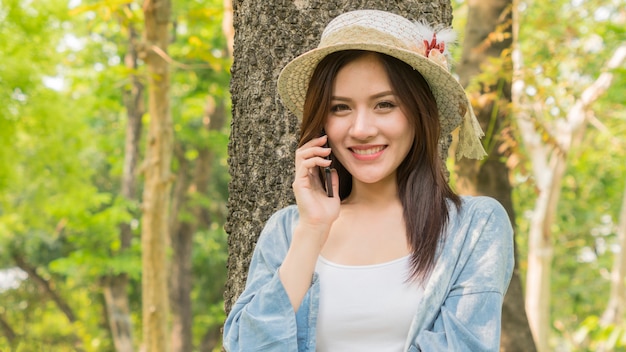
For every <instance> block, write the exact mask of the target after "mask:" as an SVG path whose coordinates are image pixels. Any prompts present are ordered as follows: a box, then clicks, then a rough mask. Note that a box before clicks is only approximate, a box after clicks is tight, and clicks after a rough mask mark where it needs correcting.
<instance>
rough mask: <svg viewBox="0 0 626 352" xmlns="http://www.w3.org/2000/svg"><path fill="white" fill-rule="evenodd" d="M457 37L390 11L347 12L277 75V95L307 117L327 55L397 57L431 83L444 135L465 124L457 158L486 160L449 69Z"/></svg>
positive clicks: (461, 91) (462, 92) (472, 118)
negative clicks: (312, 85) (316, 74)
mask: <svg viewBox="0 0 626 352" xmlns="http://www.w3.org/2000/svg"><path fill="white" fill-rule="evenodd" d="M454 39H456V35H455V34H454V32H453V31H452V30H451V29H449V28H446V29H441V30H439V31H436V30H434V29H433V28H431V27H429V26H428V25H426V24H424V23H421V22H417V23H413V22H411V21H409V20H408V19H406V18H404V17H402V16H399V15H395V14H392V13H389V12H384V11H378V10H358V11H352V12H347V13H344V14H342V15H339V16H338V17H336V18H335V19H333V20H332V21H331V22H330V23H329V24H328V25H327V26H326V28H325V29H324V32H323V33H322V39H321V41H320V43H319V45H318V47H317V48H316V49H313V50H310V51H308V52H306V53H304V54H302V55H300V56H298V57H297V58H295V59H294V60H292V61H291V62H290V63H288V64H287V65H286V66H285V67H284V68H283V70H282V72H281V73H280V76H279V77H278V93H279V95H280V97H281V100H282V101H283V104H284V105H285V106H286V107H287V108H288V109H289V110H291V111H292V112H293V113H294V114H296V116H297V117H298V118H299V119H302V109H303V106H304V99H305V95H306V92H307V88H308V85H309V81H310V79H311V75H312V74H313V71H314V70H315V67H316V66H317V64H318V63H319V62H320V61H321V60H322V59H323V58H324V57H326V55H328V54H331V53H333V52H337V51H342V50H369V51H375V52H379V53H383V54H386V55H389V56H393V57H395V58H397V59H400V60H402V61H404V62H406V63H407V64H409V65H411V66H412V67H413V68H414V69H416V70H418V71H419V72H420V73H421V74H422V76H424V78H425V79H426V81H427V82H428V85H429V86H430V89H431V91H432V93H433V95H434V97H435V100H436V101H437V107H438V108H439V120H440V122H441V137H445V136H447V135H448V134H450V132H452V131H453V130H454V129H455V128H456V127H458V126H459V125H460V126H461V129H460V131H459V143H458V146H457V158H460V157H462V156H464V157H467V158H473V159H482V158H483V157H484V156H485V155H486V153H485V150H484V149H483V147H482V145H481V143H480V137H482V136H483V132H482V130H481V128H480V125H479V124H478V121H477V120H476V116H475V115H474V112H473V111H472V107H471V105H470V103H469V100H468V98H467V95H466V93H465V90H464V89H463V87H462V86H461V85H460V84H459V82H458V81H457V80H456V78H454V76H452V74H450V70H449V67H448V56H449V53H448V50H446V49H447V47H448V46H449V45H450V44H452V42H453V41H454Z"/></svg>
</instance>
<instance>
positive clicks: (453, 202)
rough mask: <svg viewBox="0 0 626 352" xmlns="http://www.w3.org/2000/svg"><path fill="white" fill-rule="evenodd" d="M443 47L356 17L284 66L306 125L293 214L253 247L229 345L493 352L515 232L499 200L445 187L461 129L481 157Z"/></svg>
mask: <svg viewBox="0 0 626 352" xmlns="http://www.w3.org/2000/svg"><path fill="white" fill-rule="evenodd" d="M446 38H449V32H445V31H444V32H443V33H441V32H439V33H435V32H434V31H432V30H431V29H429V28H428V27H427V26H425V25H423V24H414V23H412V22H410V21H408V20H407V19H405V18H403V17H401V16H397V15H394V14H391V13H387V12H382V11H375V10H360V11H354V12H349V13H346V14H343V15H341V16H339V17H337V18H335V19H334V20H333V21H331V23H329V25H328V26H327V27H326V29H325V31H324V33H323V34H322V39H321V42H320V45H319V46H318V48H317V49H314V50H311V51H309V52H307V53H305V54H303V55H301V56H300V57H298V58H296V59H294V60H293V61H292V62H290V63H289V64H288V65H287V66H286V67H285V68H284V69H283V71H282V72H281V75H280V77H279V82H278V86H279V93H280V95H281V98H282V100H283V102H284V103H285V105H286V106H287V107H288V108H289V109H290V110H292V111H293V112H294V113H296V115H298V116H299V117H301V118H302V129H301V131H302V134H301V139H300V146H299V148H298V150H297V152H296V157H295V164H296V170H295V180H294V183H293V190H294V194H295V197H296V205H293V206H290V207H287V208H285V209H282V210H280V211H278V212H277V213H276V214H274V215H273V216H272V217H271V218H270V219H269V220H268V222H267V224H266V226H265V228H264V230H263V232H262V234H261V236H260V238H259V241H258V243H257V247H256V249H255V253H254V255H253V259H252V262H251V265H250V271H249V274H248V281H247V283H246V289H245V291H244V292H243V293H242V295H241V296H240V297H239V299H238V300H237V302H236V304H235V305H234V307H233V309H232V311H231V312H230V314H229V316H228V318H227V321H226V324H225V327H224V346H225V348H226V350H228V351H378V352H380V351H443V350H449V351H497V350H498V349H499V341H500V317H501V307H502V300H503V297H504V294H505V292H506V289H507V287H508V283H509V280H510V277H511V273H512V269H513V253H512V252H513V241H512V229H511V225H510V223H509V221H508V218H507V215H506V212H505V211H504V210H503V208H502V207H501V206H500V204H499V203H497V202H496V201H494V200H492V199H490V198H486V197H475V198H472V197H464V198H461V197H459V196H458V195H456V194H455V193H454V192H453V191H452V190H451V189H450V187H449V186H448V184H447V182H446V178H445V174H444V171H443V169H442V164H441V161H440V158H439V144H440V142H439V141H443V142H442V143H443V144H445V142H446V136H448V135H449V134H450V132H451V131H452V130H453V129H454V128H456V127H457V126H459V125H461V130H460V141H459V145H458V147H457V149H458V150H459V151H460V153H461V155H464V156H470V157H476V158H480V157H482V156H483V155H484V151H483V150H482V147H481V146H480V142H479V140H478V138H479V136H480V130H479V127H478V125H477V123H476V120H475V117H474V116H473V113H472V112H471V108H469V104H468V101H467V98H466V96H465V93H464V91H463V89H462V88H461V87H460V85H459V84H458V83H457V81H456V80H455V79H454V77H453V76H452V75H451V74H450V73H449V72H448V67H447V63H446V60H447V59H446V56H445V52H446V50H445V46H446V43H445V42H444V40H443V39H446ZM324 168H332V169H333V171H332V172H331V173H330V178H331V181H332V182H331V185H332V191H328V192H327V190H325V183H324V182H323V177H322V176H323V174H324V173H325V172H324V171H320V170H323V169H324ZM331 194H333V195H334V196H330V195H331Z"/></svg>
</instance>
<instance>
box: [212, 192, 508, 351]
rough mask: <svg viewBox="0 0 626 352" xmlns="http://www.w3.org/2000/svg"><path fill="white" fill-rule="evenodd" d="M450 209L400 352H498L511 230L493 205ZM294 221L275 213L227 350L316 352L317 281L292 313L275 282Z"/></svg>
mask: <svg viewBox="0 0 626 352" xmlns="http://www.w3.org/2000/svg"><path fill="white" fill-rule="evenodd" d="M462 201H463V202H462V206H461V208H460V209H459V210H458V211H457V209H456V207H455V206H454V205H452V204H450V214H449V221H448V226H447V229H446V234H445V236H443V237H442V240H441V241H440V244H439V247H438V250H437V257H436V258H437V259H436V263H435V266H434V268H433V271H432V272H431V274H430V278H429V280H428V282H427V283H426V287H425V289H424V295H423V297H421V298H420V302H419V308H418V311H417V312H416V313H415V316H414V318H413V322H412V324H411V327H410V329H409V333H408V336H407V340H406V344H405V348H404V351H408V352H416V351H428V352H431V351H499V348H500V325H501V324H500V322H501V314H502V302H503V298H504V294H505V293H506V290H507V288H508V285H509V281H510V279H511V275H512V273H513V265H514V256H513V230H512V228H511V223H510V222H509V218H508V216H507V214H506V211H505V210H504V208H503V207H502V206H501V205H500V203H498V202H497V201H495V200H494V199H492V198H488V197H462ZM297 221H298V210H297V207H296V206H294V205H292V206H289V207H287V208H284V209H282V210H279V211H278V212H276V213H275V214H274V215H273V216H272V217H271V218H270V219H269V220H268V221H267V223H266V225H265V228H264V229H263V232H262V233H261V235H260V237H259V240H258V242H257V245H256V248H255V251H254V254H253V256H252V261H251V263H250V269H249V273H248V279H247V281H246V288H245V290H244V292H243V293H242V294H241V296H239V298H238V300H237V302H236V303H235V304H234V306H233V308H232V311H231V312H230V314H229V315H228V317H227V319H226V323H225V325H224V347H225V349H226V351H230V352H235V351H281V352H289V351H294V352H295V351H299V352H303V351H310V352H313V351H315V337H316V330H315V328H316V321H317V312H318V303H319V285H320V282H319V279H318V277H317V275H315V274H314V275H313V278H312V281H311V287H310V288H309V290H308V292H307V294H306V295H305V297H304V300H303V301H302V303H301V305H300V307H299V309H298V311H297V313H294V309H293V307H292V305H291V302H290V301H289V297H288V296H287V292H286V291H285V288H284V287H283V285H282V282H281V281H280V278H279V276H278V268H279V267H280V265H281V263H282V261H283V259H284V257H285V255H286V254H287V250H288V249H289V245H290V243H291V236H292V233H293V230H294V228H295V226H296V223H297Z"/></svg>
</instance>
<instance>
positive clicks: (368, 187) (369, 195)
mask: <svg viewBox="0 0 626 352" xmlns="http://www.w3.org/2000/svg"><path fill="white" fill-rule="evenodd" d="M399 201H400V197H399V196H398V185H397V183H396V180H395V178H394V179H392V180H390V182H378V183H373V184H368V183H361V182H358V181H357V180H354V179H353V181H352V190H351V192H350V196H348V198H346V199H345V200H344V201H343V203H344V204H354V205H357V204H360V205H371V206H375V207H380V206H386V205H389V204H397V203H398V202H399Z"/></svg>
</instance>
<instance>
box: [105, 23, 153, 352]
mask: <svg viewBox="0 0 626 352" xmlns="http://www.w3.org/2000/svg"><path fill="white" fill-rule="evenodd" d="M138 40H139V36H138V34H137V32H136V30H135V29H134V28H133V26H132V24H129V25H128V45H127V52H126V55H125V57H124V64H125V65H126V67H127V68H128V69H129V70H130V71H131V72H134V71H135V70H136V69H137V59H138V53H137V42H138ZM130 80H131V85H130V87H129V89H125V90H124V93H123V95H124V106H125V108H126V115H127V119H128V121H127V125H126V140H125V143H124V166H123V170H122V184H121V193H120V194H121V196H122V197H123V198H124V199H125V200H126V201H131V202H136V201H137V200H138V199H137V198H138V197H137V181H136V175H135V171H136V169H137V164H138V160H139V140H140V139H141V130H142V123H141V118H142V116H143V114H144V110H145V108H144V103H143V98H144V95H143V93H144V89H143V88H144V87H143V84H142V83H141V80H140V79H139V77H138V76H137V75H136V74H134V73H133V74H131V76H130ZM118 228H119V232H120V251H119V253H123V252H124V251H126V250H128V249H129V248H130V245H131V240H132V236H133V234H132V230H131V227H130V224H129V223H122V224H120V225H119V227H118ZM101 281H102V290H103V293H104V301H105V305H106V310H107V320H108V323H109V329H110V330H111V336H112V337H113V344H114V346H115V350H116V351H117V352H133V351H134V350H135V348H134V346H133V328H132V322H131V319H130V304H129V302H128V292H127V289H128V276H127V275H126V274H120V275H114V276H106V277H103V278H102V280H101Z"/></svg>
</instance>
